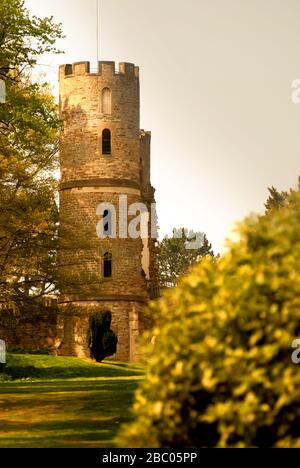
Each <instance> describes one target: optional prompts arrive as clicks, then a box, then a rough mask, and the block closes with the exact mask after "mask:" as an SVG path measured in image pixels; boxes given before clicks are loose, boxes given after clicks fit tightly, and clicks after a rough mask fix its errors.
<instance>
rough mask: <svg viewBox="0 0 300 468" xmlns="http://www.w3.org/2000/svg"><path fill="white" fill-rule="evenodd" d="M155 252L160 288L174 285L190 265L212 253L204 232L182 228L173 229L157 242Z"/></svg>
mask: <svg viewBox="0 0 300 468" xmlns="http://www.w3.org/2000/svg"><path fill="white" fill-rule="evenodd" d="M157 253H158V269H159V282H160V286H161V287H162V288H163V287H172V286H175V285H176V284H177V282H178V280H179V278H180V277H181V276H182V275H183V274H185V273H186V272H187V271H188V270H189V268H190V267H191V266H192V265H194V264H195V263H197V262H199V261H200V259H201V258H203V257H205V256H207V255H209V256H213V255H214V254H213V251H212V246H211V244H210V243H209V242H208V240H207V238H206V235H205V234H203V233H194V232H193V231H189V230H188V229H184V228H180V229H173V236H172V237H170V238H169V237H165V238H164V239H163V240H162V241H161V242H159V243H158V249H157Z"/></svg>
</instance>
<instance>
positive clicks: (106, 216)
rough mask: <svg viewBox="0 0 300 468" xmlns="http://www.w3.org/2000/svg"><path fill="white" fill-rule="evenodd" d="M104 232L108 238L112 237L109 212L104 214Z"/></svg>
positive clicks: (106, 211)
mask: <svg viewBox="0 0 300 468" xmlns="http://www.w3.org/2000/svg"><path fill="white" fill-rule="evenodd" d="M103 232H104V234H106V235H107V236H111V233H112V229H111V212H110V211H109V210H104V212H103Z"/></svg>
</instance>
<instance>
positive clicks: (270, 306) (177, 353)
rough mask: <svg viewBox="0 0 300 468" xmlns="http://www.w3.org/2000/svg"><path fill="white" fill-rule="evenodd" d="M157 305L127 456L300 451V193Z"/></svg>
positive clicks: (256, 221)
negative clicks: (172, 450) (156, 451)
mask: <svg viewBox="0 0 300 468" xmlns="http://www.w3.org/2000/svg"><path fill="white" fill-rule="evenodd" d="M240 236H241V237H240V240H239V242H236V243H233V242H232V243H231V244H230V245H229V246H228V251H227V252H226V254H225V255H223V256H222V257H221V258H220V259H219V260H218V262H213V261H212V260H211V259H210V258H205V259H203V260H202V261H201V263H200V264H198V265H196V267H195V268H194V269H193V270H192V271H191V272H190V274H189V275H187V276H185V277H184V278H183V279H182V280H181V281H180V283H179V285H178V287H177V288H174V289H172V290H170V291H168V292H167V293H166V294H165V295H164V297H163V298H162V299H161V300H160V301H156V302H153V303H152V304H151V306H150V307H151V308H150V310H149V313H150V314H151V315H152V316H154V320H155V322H156V327H155V330H153V331H152V333H151V334H152V335H153V334H154V335H156V344H155V347H154V349H153V346H151V344H150V338H151V334H148V335H145V337H144V338H143V340H144V347H143V349H142V350H141V351H142V352H143V353H144V361H145V364H146V369H147V372H146V378H145V381H144V382H143V383H142V384H141V387H140V389H139V390H138V393H137V394H136V399H135V405H134V412H135V416H136V419H135V422H133V423H132V424H131V425H129V426H125V427H124V430H123V431H122V434H121V437H120V441H119V443H120V445H121V446H122V447H236V448H237V447H239V448H242V447H290V448H292V447H294V448H296V447H298V448H299V447H300V430H299V427H300V372H299V365H295V364H297V363H299V345H298V341H299V340H298V338H299V336H300V321H299V317H300V313H299V310H300V193H295V194H293V195H292V197H291V200H290V203H289V205H288V206H286V207H283V208H282V209H280V210H275V211H274V213H272V214H270V215H269V216H261V217H255V216H252V217H250V218H249V219H247V220H246V221H245V222H244V223H243V224H241V226H240Z"/></svg>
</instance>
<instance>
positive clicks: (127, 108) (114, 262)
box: [59, 62, 156, 360]
mask: <svg viewBox="0 0 300 468" xmlns="http://www.w3.org/2000/svg"><path fill="white" fill-rule="evenodd" d="M59 80H60V114H61V118H62V119H63V122H64V123H63V130H62V133H61V141H60V161H61V181H60V239H61V245H60V255H59V263H60V272H61V294H60V304H59V317H60V325H59V327H60V336H61V343H60V346H59V353H60V354H63V355H76V356H89V355H90V350H89V347H88V329H89V321H90V318H91V317H92V316H93V314H95V313H97V312H99V311H110V312H111V314H112V329H113V331H114V332H115V333H116V334H117V336H118V347H117V353H116V355H115V358H116V359H119V360H135V359H136V358H137V355H138V349H137V341H138V336H139V335H140V333H141V332H142V331H143V329H144V328H145V327H146V326H147V324H146V323H145V319H144V317H143V308H144V306H145V304H146V302H147V300H148V299H149V295H150V296H151V295H152V294H153V285H154V284H155V278H156V272H155V271H156V270H155V239H153V238H152V237H151V236H150V223H151V221H152V222H153V220H151V209H150V206H151V204H153V203H154V189H153V187H152V186H151V183H150V140H151V134H150V132H144V131H143V130H140V97H139V68H138V67H136V66H134V65H133V64H131V63H120V64H119V69H118V70H116V67H115V63H114V62H99V63H98V70H95V71H94V70H91V69H90V63H89V62H78V63H74V64H72V65H62V66H61V67H60V70H59ZM124 196H126V200H127V204H128V206H130V205H132V204H134V203H144V204H145V205H146V206H147V207H148V211H149V213H150V216H149V217H148V224H149V234H147V236H145V235H144V236H140V237H138V238H132V237H130V236H119V235H118V232H119V230H120V229H119V228H120V226H118V223H119V220H120V219H121V218H122V216H121V215H122V214H123V215H124V213H120V210H122V209H124V210H127V208H126V207H124V208H122V207H123V205H120V197H123V199H124ZM102 204H106V205H107V206H112V207H114V208H115V210H116V220H117V222H116V224H117V225H116V226H112V224H113V223H112V213H111V212H110V210H109V209H106V210H103V212H102V213H101V212H99V206H104V205H102ZM120 207H121V208H120ZM127 214H128V213H127V212H126V217H127ZM135 216H136V215H135ZM133 217H134V216H133V215H131V216H129V217H128V219H129V222H130V219H131V218H133ZM103 218H104V220H103ZM101 220H102V221H101ZM99 221H100V223H101V222H102V225H103V232H104V235H103V236H102V237H101V236H98V235H97V229H96V227H97V226H99ZM100 226H101V225H100ZM115 228H116V229H115ZM115 230H116V232H117V235H116V236H113V235H112V234H113V231H115ZM123 231H124V226H123ZM151 291H152V293H151Z"/></svg>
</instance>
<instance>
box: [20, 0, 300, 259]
mask: <svg viewBox="0 0 300 468" xmlns="http://www.w3.org/2000/svg"><path fill="white" fill-rule="evenodd" d="M26 5H27V7H28V8H29V9H30V11H31V13H32V14H36V15H38V16H49V15H53V16H54V19H55V21H56V22H61V23H62V24H63V30H64V33H65V35H66V36H67V37H66V39H64V40H62V41H60V43H59V47H60V48H61V49H63V50H64V51H65V54H64V55H61V56H58V57H53V56H51V57H49V56H48V57H45V58H43V59H42V63H43V64H46V65H48V66H43V67H41V70H43V71H44V72H45V73H46V74H47V78H48V80H49V81H51V82H52V83H53V85H54V86H55V88H54V89H55V90H57V85H56V83H57V67H58V65H59V64H62V63H72V62H77V61H81V60H90V61H91V62H92V65H94V66H96V0H51V1H45V0H27V1H26ZM99 17H100V44H99V46H100V59H101V60H114V61H116V62H122V61H127V62H133V63H135V64H136V65H138V66H140V68H141V72H140V77H141V78H140V79H141V128H144V129H145V130H151V131H152V184H153V185H154V186H155V188H156V190H157V191H156V199H157V204H158V216H159V225H160V236H161V237H162V236H164V235H165V234H170V233H171V231H172V228H173V227H181V226H184V227H187V228H190V229H194V230H195V231H204V232H206V234H207V236H208V239H209V240H210V241H211V242H212V243H213V247H214V249H215V250H216V251H219V250H220V249H221V248H222V244H223V241H224V239H225V238H226V237H227V236H228V235H229V233H230V231H231V229H232V227H233V226H234V223H235V222H236V221H237V220H240V219H242V218H243V217H245V216H246V215H247V214H249V213H250V212H262V211H263V208H264V207H263V204H264V202H265V200H266V198H267V187H268V186H271V185H274V186H276V187H278V188H279V189H288V188H289V187H291V186H295V185H296V183H297V178H298V175H299V174H300V105H295V104H293V103H292V101H291V92H292V91H291V83H292V81H293V80H295V79H297V78H300V1H299V0H184V1H179V0H100V15H99ZM49 65H50V66H49Z"/></svg>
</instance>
